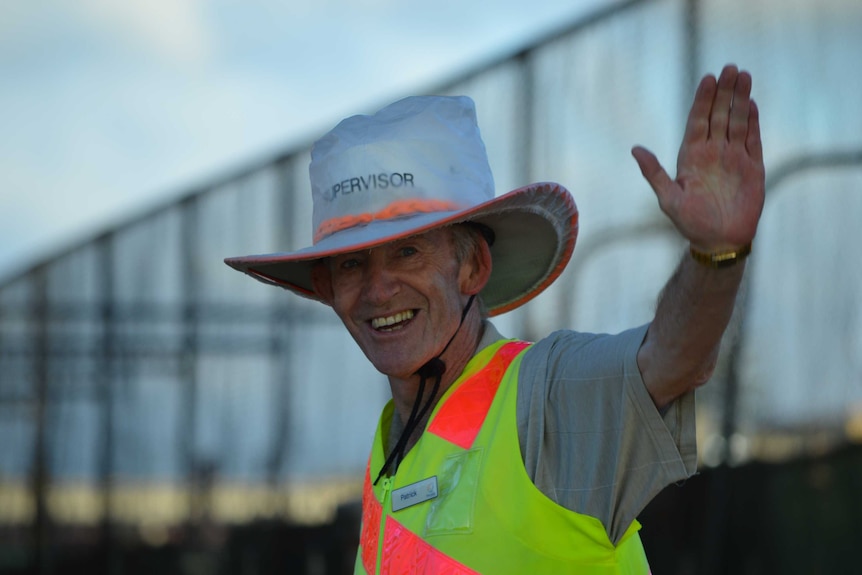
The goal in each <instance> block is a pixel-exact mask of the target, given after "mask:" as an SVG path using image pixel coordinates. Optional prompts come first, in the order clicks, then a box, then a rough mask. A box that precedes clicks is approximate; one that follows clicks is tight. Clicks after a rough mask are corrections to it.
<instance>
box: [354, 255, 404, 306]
mask: <svg viewBox="0 0 862 575" xmlns="http://www.w3.org/2000/svg"><path fill="white" fill-rule="evenodd" d="M399 290H400V284H399V282H398V278H397V274H395V273H393V271H392V270H390V269H389V267H388V266H387V264H386V261H385V259H384V258H382V257H379V254H376V253H372V254H371V255H370V256H369V258H368V262H367V265H366V268H365V277H364V278H363V289H362V293H363V296H364V298H365V300H366V301H368V302H369V303H372V304H375V305H380V304H385V303H387V302H388V301H389V300H390V299H392V298H393V297H394V296H395V294H397V293H398V291H399Z"/></svg>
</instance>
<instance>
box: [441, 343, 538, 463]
mask: <svg viewBox="0 0 862 575" xmlns="http://www.w3.org/2000/svg"><path fill="white" fill-rule="evenodd" d="M529 345H530V344H529V343H527V342H524V341H515V342H511V343H507V344H506V345H504V346H503V347H501V348H500V349H499V350H498V351H497V353H495V354H494V357H493V358H491V361H489V362H488V365H486V366H485V367H484V368H482V369H481V370H479V371H478V372H477V373H475V374H474V375H473V376H472V377H471V378H470V379H468V380H467V381H465V382H464V383H462V384H461V385H460V386H459V387H458V388H457V389H456V390H455V391H454V392H453V393H452V396H451V397H449V399H448V400H446V402H445V403H444V404H443V405H442V406H440V410H439V411H438V412H437V415H435V416H434V419H433V421H432V422H431V425H429V426H428V431H429V432H431V433H433V434H434V435H436V436H438V437H442V438H443V439H445V440H446V441H449V442H450V443H454V444H455V445H457V446H459V447H461V448H463V449H469V448H470V446H471V445H473V441H474V440H475V439H476V436H477V435H478V434H479V430H480V429H481V428H482V424H483V423H484V422H485V417H486V416H487V415H488V410H489V409H490V408H491V403H492V402H493V401H494V396H495V395H496V394H497V388H498V387H500V381H502V379H503V374H504V373H505V372H506V369H508V368H509V365H510V364H511V363H512V360H513V359H515V357H516V356H517V355H518V354H519V353H521V350H523V349H524V348H525V347H527V346H529Z"/></svg>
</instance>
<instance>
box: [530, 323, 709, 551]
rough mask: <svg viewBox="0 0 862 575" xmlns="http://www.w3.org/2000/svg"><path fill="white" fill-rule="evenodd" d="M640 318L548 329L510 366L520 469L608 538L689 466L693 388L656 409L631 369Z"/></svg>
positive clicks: (692, 465)
mask: <svg viewBox="0 0 862 575" xmlns="http://www.w3.org/2000/svg"><path fill="white" fill-rule="evenodd" d="M647 327H648V326H641V327H639V328H635V329H632V330H629V331H626V332H623V333H621V334H618V335H597V334H584V333H578V332H572V331H560V332H555V333H553V334H551V335H550V336H549V337H547V338H545V339H544V340H541V341H540V342H538V343H536V344H535V345H534V346H533V347H532V348H530V349H529V350H528V351H527V352H526V353H525V355H524V358H523V360H522V363H521V369H520V372H519V380H518V406H517V417H518V435H519V439H520V445H521V455H522V457H523V459H524V464H525V467H526V470H527V473H528V475H529V476H530V478H531V479H532V480H533V483H534V484H535V485H536V487H537V488H538V489H539V490H540V491H542V492H543V493H544V494H545V495H547V496H548V497H549V498H550V499H552V500H553V501H555V502H556V503H557V504H559V505H562V506H563V507H566V508H567V509H570V510H572V511H575V512H577V513H581V514H585V515H590V516H593V517H596V518H597V519H599V520H600V521H601V522H602V524H603V525H604V526H605V529H606V530H607V532H608V536H609V538H610V539H611V541H612V542H614V543H617V542H619V540H620V539H621V538H622V536H623V534H624V533H625V531H626V529H627V528H628V527H629V525H631V523H632V521H634V520H635V519H636V518H637V516H638V514H639V513H640V512H641V511H642V510H643V508H644V507H645V506H646V505H647V503H649V501H650V500H652V498H653V497H655V496H656V495H657V494H658V492H659V491H661V490H662V489H663V488H664V487H666V486H667V485H669V484H671V483H674V482H676V481H680V480H682V479H685V478H688V477H690V476H691V475H692V474H693V473H694V472H695V471H696V468H697V447H696V441H695V419H694V415H695V414H694V392H689V393H688V394H686V395H684V396H682V397H680V398H679V399H677V400H676V401H675V402H673V403H672V404H671V405H670V406H669V408H668V409H667V410H666V411H665V413H664V414H660V413H659V411H658V410H657V409H656V407H655V404H654V403H653V402H652V398H650V396H649V393H648V392H647V390H646V387H645V386H644V383H643V379H642V378H641V375H640V371H639V370H638V367H637V351H638V349H639V348H640V344H641V342H642V341H643V339H644V336H645V335H646V330H647Z"/></svg>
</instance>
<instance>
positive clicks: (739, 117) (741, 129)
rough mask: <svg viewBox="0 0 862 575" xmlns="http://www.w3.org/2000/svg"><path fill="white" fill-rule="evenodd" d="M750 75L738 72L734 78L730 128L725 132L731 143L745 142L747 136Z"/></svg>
mask: <svg viewBox="0 0 862 575" xmlns="http://www.w3.org/2000/svg"><path fill="white" fill-rule="evenodd" d="M750 96H751V74H749V73H748V72H740V73H739V76H737V78H736V86H735V87H734V89H733V103H732V104H731V109H730V126H729V127H728V130H727V138H728V140H730V141H731V142H739V143H740V144H742V143H744V142H745V141H746V136H747V134H748V115H749V107H750V106H749V103H750V101H751V99H750Z"/></svg>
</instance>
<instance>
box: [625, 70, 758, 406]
mask: <svg viewBox="0 0 862 575" xmlns="http://www.w3.org/2000/svg"><path fill="white" fill-rule="evenodd" d="M750 94H751V76H750V75H749V74H748V73H747V72H739V71H738V70H737V68H736V67H735V66H727V67H725V68H724V70H722V73H721V76H720V77H719V79H718V80H717V81H716V79H715V78H714V77H712V76H706V77H705V78H704V79H703V80H701V83H700V85H699V86H698V89H697V93H696V94H695V98H694V103H693V104H692V107H691V111H690V113H689V117H688V122H687V124H686V130H685V135H684V137H683V142H682V146H681V147H680V151H679V157H678V159H677V175H676V179H675V180H672V179H671V178H670V177H669V176H668V174H667V172H666V171H665V170H664V168H662V166H661V165H660V164H659V162H658V160H657V159H656V157H655V156H654V155H653V154H652V153H651V152H649V151H648V150H646V149H644V148H641V147H636V148H634V149H633V150H632V154H633V155H634V157H635V159H636V160H637V162H638V165H639V166H640V169H641V172H642V173H643V175H644V177H645V178H646V179H647V181H648V182H649V184H650V186H651V187H652V188H653V191H655V193H656V196H657V197H658V201H659V206H660V207H661V209H662V211H663V212H664V213H665V214H666V215H667V216H668V217H669V218H670V219H671V221H672V222H673V223H674V225H675V226H676V228H677V229H678V230H679V231H680V233H681V234H682V235H683V236H684V237H685V238H686V239H687V240H688V241H689V242H690V244H691V247H692V248H694V249H695V250H697V251H699V252H701V253H707V254H712V253H724V252H732V251H737V250H740V249H741V248H743V247H744V246H746V245H748V244H749V243H750V242H751V241H752V239H753V238H754V235H755V233H756V231H757V223H758V221H759V219H760V213H761V211H762V209H763V200H764V180H765V170H764V167H763V151H762V145H761V140H760V122H759V114H758V110H757V106H756V104H755V103H754V101H753V100H751V98H750ZM744 267H745V266H744V262H740V263H738V264H736V265H734V266H731V267H726V268H721V269H716V268H712V267H710V266H709V265H707V264H704V263H700V262H697V261H695V260H694V258H692V257H690V256H688V255H686V256H685V257H684V258H683V260H682V262H681V263H680V265H679V267H678V268H677V270H676V272H675V273H674V275H673V276H672V277H671V279H670V280H669V281H668V283H667V285H666V286H665V288H664V290H663V292H662V295H661V297H660V299H659V304H658V308H657V309H656V315H655V318H654V319H653V321H652V323H651V324H650V327H649V329H648V330H647V335H646V337H645V338H644V342H643V344H642V345H641V347H640V349H639V351H638V356H637V362H638V368H639V369H640V371H641V375H642V377H643V380H644V383H645V384H646V387H647V390H648V391H649V393H650V396H651V397H652V399H653V401H654V402H655V404H656V406H657V407H659V408H662V407H664V406H666V405H668V404H669V403H670V402H672V401H673V400H674V399H676V398H677V397H679V396H680V395H682V394H684V393H685V392H687V391H689V390H690V389H693V388H694V387H697V386H698V385H701V384H703V383H705V382H706V381H707V379H709V376H710V375H711V374H712V371H713V369H714V368H715V363H716V359H717V357H718V350H719V345H720V343H721V336H722V334H723V333H724V330H725V328H726V327H727V324H728V321H729V320H730V316H731V313H732V312H733V306H734V301H735V299H736V292H737V290H738V288H739V285H740V282H741V281H742V274H743V270H744Z"/></svg>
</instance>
